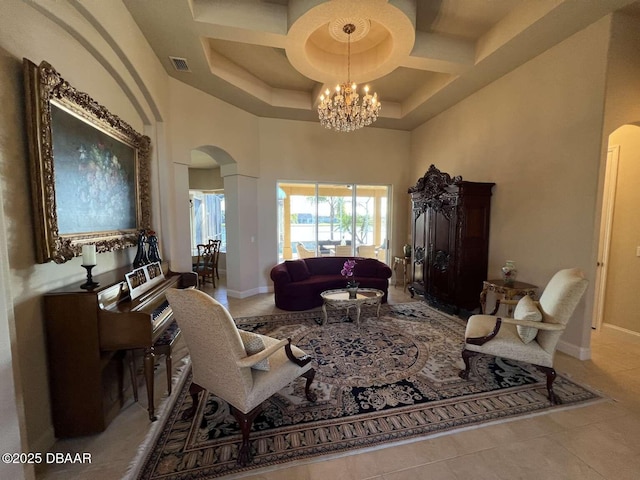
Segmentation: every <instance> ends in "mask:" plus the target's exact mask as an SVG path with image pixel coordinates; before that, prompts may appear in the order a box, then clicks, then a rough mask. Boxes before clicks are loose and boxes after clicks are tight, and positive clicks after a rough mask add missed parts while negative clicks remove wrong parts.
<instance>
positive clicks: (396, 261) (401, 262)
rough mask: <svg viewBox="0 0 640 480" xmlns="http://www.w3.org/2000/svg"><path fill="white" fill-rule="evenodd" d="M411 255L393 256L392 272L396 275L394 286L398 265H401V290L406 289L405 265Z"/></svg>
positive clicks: (396, 281)
mask: <svg viewBox="0 0 640 480" xmlns="http://www.w3.org/2000/svg"><path fill="white" fill-rule="evenodd" d="M410 261H411V257H393V274H394V275H395V276H396V280H395V283H394V284H393V285H394V287H397V286H398V267H399V266H402V291H403V292H404V291H405V290H406V289H407V265H409V262H410Z"/></svg>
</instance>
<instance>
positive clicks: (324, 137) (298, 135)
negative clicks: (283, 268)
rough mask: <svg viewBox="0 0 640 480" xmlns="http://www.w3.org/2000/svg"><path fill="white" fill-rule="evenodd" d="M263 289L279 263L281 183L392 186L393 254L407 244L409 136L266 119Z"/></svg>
mask: <svg viewBox="0 0 640 480" xmlns="http://www.w3.org/2000/svg"><path fill="white" fill-rule="evenodd" d="M260 171H261V172H262V174H261V176H260V178H259V179H258V188H259V198H260V215H259V222H260V229H259V239H260V287H261V289H262V290H264V288H265V287H271V286H272V284H271V280H270V279H269V272H270V270H271V268H272V267H273V266H274V265H275V264H276V263H277V260H278V256H277V243H276V241H277V233H276V221H275V219H276V216H277V212H276V204H277V202H276V183H277V182H278V181H297V180H300V181H305V180H307V181H319V182H341V183H361V184H366V185H390V186H391V187H392V197H391V209H392V212H391V216H390V218H391V221H392V225H391V232H392V234H391V237H390V240H391V242H392V243H391V252H392V253H400V252H401V251H402V246H403V245H404V244H405V243H406V241H407V229H408V226H407V218H408V213H407V211H408V209H409V199H408V195H407V189H408V188H409V186H410V185H411V183H412V179H411V176H410V175H409V133H408V132H402V131H398V130H384V129H380V128H365V129H362V130H358V131H355V132H350V133H347V134H345V133H338V132H333V131H330V130H327V129H325V128H322V127H321V126H320V125H319V124H317V123H315V122H296V121H291V120H275V119H267V118H261V119H260Z"/></svg>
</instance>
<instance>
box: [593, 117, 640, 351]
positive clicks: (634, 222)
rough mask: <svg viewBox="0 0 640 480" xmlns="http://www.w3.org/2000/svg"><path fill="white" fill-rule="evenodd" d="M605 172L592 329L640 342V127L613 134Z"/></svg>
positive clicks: (620, 129)
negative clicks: (639, 293) (639, 215)
mask: <svg viewBox="0 0 640 480" xmlns="http://www.w3.org/2000/svg"><path fill="white" fill-rule="evenodd" d="M606 167H607V168H606V174H605V186H604V192H603V202H602V204H603V211H602V216H601V218H602V220H601V232H600V241H599V254H598V267H597V273H598V274H597V280H596V286H595V290H596V292H595V299H594V322H593V326H594V327H595V328H596V329H600V328H604V329H607V330H609V331H615V333H619V334H622V335H625V336H633V337H637V338H639V339H640V317H638V315H637V312H638V309H639V308H640V296H639V295H638V292H639V291H640V269H639V268H638V265H639V264H640V221H638V218H637V211H638V206H639V205H640V189H638V188H637V183H638V180H640V126H638V125H631V124H627V125H623V126H621V127H619V128H618V129H616V130H615V131H614V132H612V133H611V135H610V136H609V145H608V155H607V166H606Z"/></svg>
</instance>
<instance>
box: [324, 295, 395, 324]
mask: <svg viewBox="0 0 640 480" xmlns="http://www.w3.org/2000/svg"><path fill="white" fill-rule="evenodd" d="M320 296H321V297H322V313H323V315H324V319H323V321H322V325H324V324H326V323H327V306H329V307H332V308H346V309H347V315H349V309H350V308H351V307H356V327H357V328H360V311H361V310H362V306H363V305H372V306H377V307H378V310H377V311H376V316H377V317H378V318H380V304H381V303H382V297H383V296H384V292H383V291H382V290H377V289H375V288H358V293H357V294H356V298H349V292H348V291H347V289H346V288H339V289H336V290H325V291H324V292H322V293H321V294H320Z"/></svg>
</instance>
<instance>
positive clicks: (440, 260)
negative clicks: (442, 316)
mask: <svg viewBox="0 0 640 480" xmlns="http://www.w3.org/2000/svg"><path fill="white" fill-rule="evenodd" d="M494 185H495V184H494V183H478V182H466V181H463V180H462V177H460V176H457V177H453V178H452V177H451V176H450V175H449V174H448V173H444V172H441V171H440V170H438V169H437V168H436V167H435V166H434V165H431V166H430V167H429V170H427V173H425V175H424V177H422V178H420V179H419V180H418V182H417V183H416V185H415V186H413V187H411V188H409V193H410V194H411V202H412V206H413V220H412V239H413V248H412V251H411V279H412V281H411V286H410V287H409V291H410V292H411V295H412V296H413V295H414V294H415V293H417V294H420V295H423V296H425V298H426V299H427V300H432V301H435V302H437V303H440V304H444V305H447V306H453V307H455V309H456V310H459V309H461V308H463V309H466V310H473V309H475V308H476V307H477V306H478V305H479V303H480V302H479V298H480V292H481V290H482V282H483V280H486V278H487V264H488V256H489V217H490V213H491V189H492V187H493V186H494Z"/></svg>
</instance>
